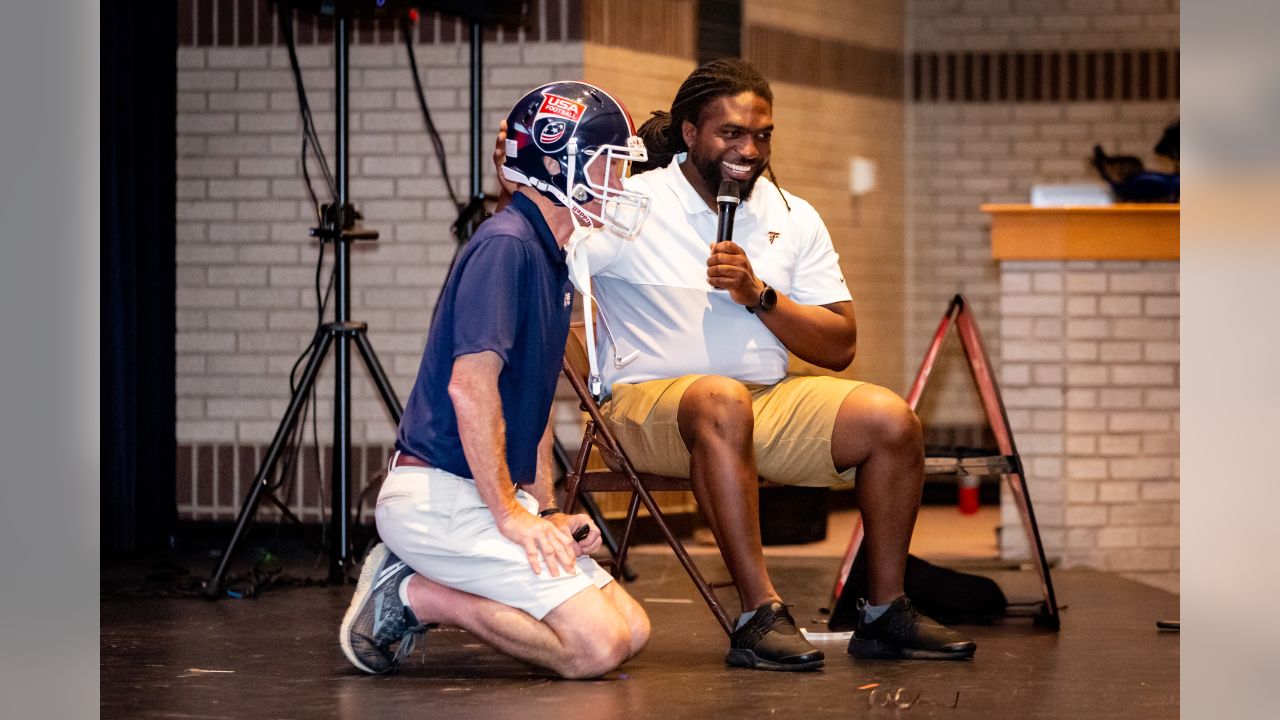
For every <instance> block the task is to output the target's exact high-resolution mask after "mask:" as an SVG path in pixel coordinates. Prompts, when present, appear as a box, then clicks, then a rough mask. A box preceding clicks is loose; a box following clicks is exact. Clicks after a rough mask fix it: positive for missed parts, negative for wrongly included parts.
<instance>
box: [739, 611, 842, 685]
mask: <svg viewBox="0 0 1280 720" xmlns="http://www.w3.org/2000/svg"><path fill="white" fill-rule="evenodd" d="M724 661H725V662H726V663H728V664H730V665H733V666H734V667H744V668H754V669H756V670H788V671H796V670H817V669H818V668H820V667H822V663H823V655H822V651H821V650H819V649H817V648H815V647H814V646H812V645H810V644H809V641H808V640H805V639H804V635H801V634H800V631H799V630H798V629H796V621H795V620H792V619H791V613H789V612H787V606H786V605H783V604H782V603H765V604H764V605H761V606H760V607H758V608H756V614H755V615H752V616H751V619H750V620H748V621H747V622H746V624H745V625H743V626H742V627H740V628H738V629H737V630H734V631H733V634H732V635H730V636H729V654H728V655H726V656H725V658H724Z"/></svg>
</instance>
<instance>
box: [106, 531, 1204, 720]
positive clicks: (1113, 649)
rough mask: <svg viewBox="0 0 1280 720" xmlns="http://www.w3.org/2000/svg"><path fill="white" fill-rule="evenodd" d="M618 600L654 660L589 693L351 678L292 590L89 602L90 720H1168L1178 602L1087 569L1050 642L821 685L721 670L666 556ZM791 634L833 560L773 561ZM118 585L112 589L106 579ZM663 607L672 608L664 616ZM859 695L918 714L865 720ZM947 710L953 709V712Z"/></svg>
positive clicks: (435, 634) (440, 672)
mask: <svg viewBox="0 0 1280 720" xmlns="http://www.w3.org/2000/svg"><path fill="white" fill-rule="evenodd" d="M633 564H634V566H635V569H636V570H638V571H639V573H640V578H639V579H638V580H637V581H636V582H634V583H631V584H630V585H629V586H628V589H629V590H630V591H631V592H632V594H633V595H634V596H635V597H637V598H638V599H640V600H641V601H643V602H644V605H645V607H646V609H647V610H648V611H649V613H650V616H651V618H652V620H653V626H654V633H653V638H652V640H651V642H650V644H649V647H648V648H647V649H646V650H645V652H644V653H642V654H641V655H640V656H639V657H638V658H636V659H635V660H633V661H632V662H630V663H628V664H627V665H625V666H624V667H623V668H621V670H619V671H617V672H615V673H613V674H611V675H609V676H607V677H606V678H604V679H602V680H595V681H587V682H568V681H561V680H557V679H555V678H553V677H551V676H549V675H548V674H546V673H544V672H541V671H539V670H538V669H536V668H532V667H530V666H527V665H524V664H522V663H519V662H516V661H514V660H511V659H508V658H506V657H504V656H501V655H499V654H497V653H495V652H494V651H492V650H490V649H488V648H487V647H485V646H483V645H481V644H479V643H477V642H476V641H474V639H473V638H472V637H470V636H469V635H467V634H466V633H464V632H461V631H456V630H440V631H432V632H430V633H428V634H427V636H426V642H425V643H423V644H421V645H420V646H419V647H422V646H423V645H425V650H424V651H422V652H415V654H414V655H413V657H412V658H411V660H410V661H409V662H407V663H406V666H405V667H404V668H403V670H402V671H401V673H400V674H398V675H395V676H391V677H369V676H365V675H362V674H360V673H358V672H357V671H356V670H354V669H353V668H352V667H351V666H350V665H348V663H347V661H346V659H345V658H344V657H343V655H342V651H341V650H340V649H339V647H338V642H337V629H338V623H339V621H340V619H341V617H342V613H343V611H344V610H345V608H346V606H347V603H348V600H349V598H350V594H351V589H350V588H328V587H294V588H284V589H277V590H272V591H270V592H267V593H264V594H263V595H262V596H261V597H259V598H257V599H254V600H223V601H218V602H208V601H204V600H200V599H193V598H182V597H168V598H166V597H145V596H142V595H141V594H139V593H136V592H132V593H128V592H126V593H122V592H120V591H119V586H118V584H117V585H116V586H110V587H109V585H110V583H108V582H107V581H106V578H108V577H109V576H111V575H112V573H111V572H110V571H111V568H107V567H104V573H103V577H104V592H103V598H102V604H101V627H102V636H101V651H102V652H101V659H102V674H101V696H102V717H103V718H264V719H267V718H330V717H332V718H352V719H353V720H367V719H369V718H380V717H395V718H416V717H432V718H469V719H474V720H500V719H505V718H511V719H512V720H536V719H538V718H555V720H610V719H612V718H628V719H634V720H644V719H646V718H662V719H663V720H667V719H669V718H719V717H734V718H757V717H759V718H765V717H779V718H805V719H806V720H807V719H809V718H823V717H833V718H834V717H838V718H861V717H870V718H878V717H890V716H894V715H902V714H909V715H911V716H913V717H939V718H1066V717H1071V718H1125V719H1131V718H1176V717H1177V716H1178V656H1179V651H1178V636H1177V635H1176V634H1169V633H1162V632H1159V631H1157V630H1156V627H1155V622H1156V620H1159V619H1176V618H1177V617H1178V598H1177V597H1176V596H1174V595H1171V594H1169V593H1166V592H1162V591H1159V590H1155V589H1152V588H1149V587H1146V586H1143V585H1140V584H1137V583H1134V582H1131V581H1128V580H1124V579H1122V578H1119V577H1116V576H1113V575H1108V574H1104V573H1099V572H1095V571H1090V570H1066V571H1062V570H1060V571H1058V572H1056V573H1055V575H1054V579H1055V582H1056V586H1057V590H1058V597H1059V601H1060V603H1062V604H1064V605H1066V606H1067V608H1066V609H1065V610H1064V611H1063V623H1062V630H1061V632H1059V633H1051V632H1048V631H1045V630H1042V629H1040V628H1037V627H1035V626H1033V625H1032V624H1031V622H1030V621H1029V620H1023V619H1015V620H1008V621H1005V622H1004V623H1001V624H997V625H990V626H970V627H964V628H962V629H963V630H964V631H965V632H967V633H970V634H971V635H972V637H974V638H975V639H976V640H977V642H978V652H977V655H976V657H975V658H974V660H972V661H970V662H897V661H875V662H868V661H855V660H854V659H853V658H852V657H850V656H848V655H846V654H845V652H844V646H845V643H844V642H843V641H837V642H830V643H822V644H821V645H822V647H823V649H824V650H825V651H826V652H827V666H826V668H825V670H823V671H821V672H817V673H807V674H783V673H765V672H753V671H748V670H738V669H730V668H727V667H725V665H724V664H723V656H724V653H725V650H726V638H725V636H724V634H723V633H722V632H721V630H720V628H719V626H718V625H716V623H715V622H714V620H713V619H712V617H711V614H710V613H709V612H708V611H707V609H706V607H705V605H703V604H702V603H701V601H700V600H698V599H697V597H696V595H695V593H694V591H693V588H692V585H691V584H690V583H689V581H688V579H687V577H686V576H685V575H684V574H683V571H682V570H681V569H680V567H679V565H677V564H676V562H675V561H674V559H672V558H670V557H669V556H653V555H641V556H635V557H634V560H633ZM770 566H771V569H772V570H773V573H774V580H775V584H777V585H778V587H779V589H780V590H781V591H782V593H783V595H784V597H786V598H787V600H788V602H791V603H794V607H793V614H794V615H795V616H796V618H797V620H798V621H799V622H800V623H801V625H804V626H808V627H810V628H811V629H814V630H819V631H821V630H825V627H824V626H822V625H821V621H822V618H823V616H822V615H821V613H820V611H819V608H820V607H821V606H823V605H825V604H826V602H827V599H826V597H825V596H826V593H827V592H828V590H829V588H830V583H831V578H832V573H833V572H834V567H835V561H833V560H830V559H820V558H805V559H802V558H771V559H770ZM988 574H989V575H991V576H992V577H995V578H996V579H997V580H998V581H999V582H1000V583H1001V585H1002V586H1003V587H1004V588H1005V590H1006V593H1008V594H1009V595H1010V596H1011V599H1012V598H1013V597H1014V596H1020V597H1032V598H1033V597H1035V585H1034V578H1033V577H1032V576H1031V574H1030V573H1013V572H992V573H988ZM117 576H118V574H117ZM672 601H675V602H672ZM872 683H879V684H880V687H882V688H896V687H904V688H907V689H908V692H910V693H919V697H920V701H919V702H917V703H916V704H915V705H913V706H911V707H909V708H906V709H883V708H873V707H871V706H870V705H869V703H868V694H869V693H870V691H869V690H866V689H860V688H863V687H864V686H867V685H870V684H872ZM952 704H954V705H955V707H954V708H952V707H951V705H952Z"/></svg>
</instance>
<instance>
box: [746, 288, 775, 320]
mask: <svg viewBox="0 0 1280 720" xmlns="http://www.w3.org/2000/svg"><path fill="white" fill-rule="evenodd" d="M777 306H778V291H777V290H774V289H773V288H771V287H769V283H765V284H764V289H763V290H761V291H760V299H759V300H757V301H756V304H755V305H748V306H747V312H749V313H751V314H753V315H754V314H755V313H762V312H769V311H770V310H772V309H774V308H775V307H777Z"/></svg>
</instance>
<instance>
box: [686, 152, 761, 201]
mask: <svg viewBox="0 0 1280 720" xmlns="http://www.w3.org/2000/svg"><path fill="white" fill-rule="evenodd" d="M689 162H692V163H693V169H694V170H697V171H698V175H700V176H702V181H703V182H704V183H706V184H707V187H708V188H709V189H710V190H711V192H713V193H715V192H717V191H719V189H720V182H721V181H723V180H733V179H734V178H726V177H725V176H724V173H722V172H721V171H720V160H718V159H714V158H706V157H703V156H701V155H695V154H694V153H693V151H692V150H690V151H689ZM756 164H757V165H758V167H756V171H755V172H754V173H752V174H751V177H750V179H748V180H745V181H740V182H739V187H738V190H739V196H740V197H741V198H742V199H743V200H746V199H748V198H750V197H751V191H752V189H754V188H755V186H756V180H759V179H760V175H761V174H762V173H764V168H765V163H763V162H760V161H758V160H757V161H756Z"/></svg>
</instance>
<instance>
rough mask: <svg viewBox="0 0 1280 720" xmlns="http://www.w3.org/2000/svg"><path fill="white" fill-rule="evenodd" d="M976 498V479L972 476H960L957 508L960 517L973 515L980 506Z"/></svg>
mask: <svg viewBox="0 0 1280 720" xmlns="http://www.w3.org/2000/svg"><path fill="white" fill-rule="evenodd" d="M980 504H981V503H980V501H979V498H978V478H977V477H976V476H974V475H961V476H960V498H959V503H958V505H959V508H960V514H961V515H974V514H976V513H977V512H978V506H979V505H980Z"/></svg>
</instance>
